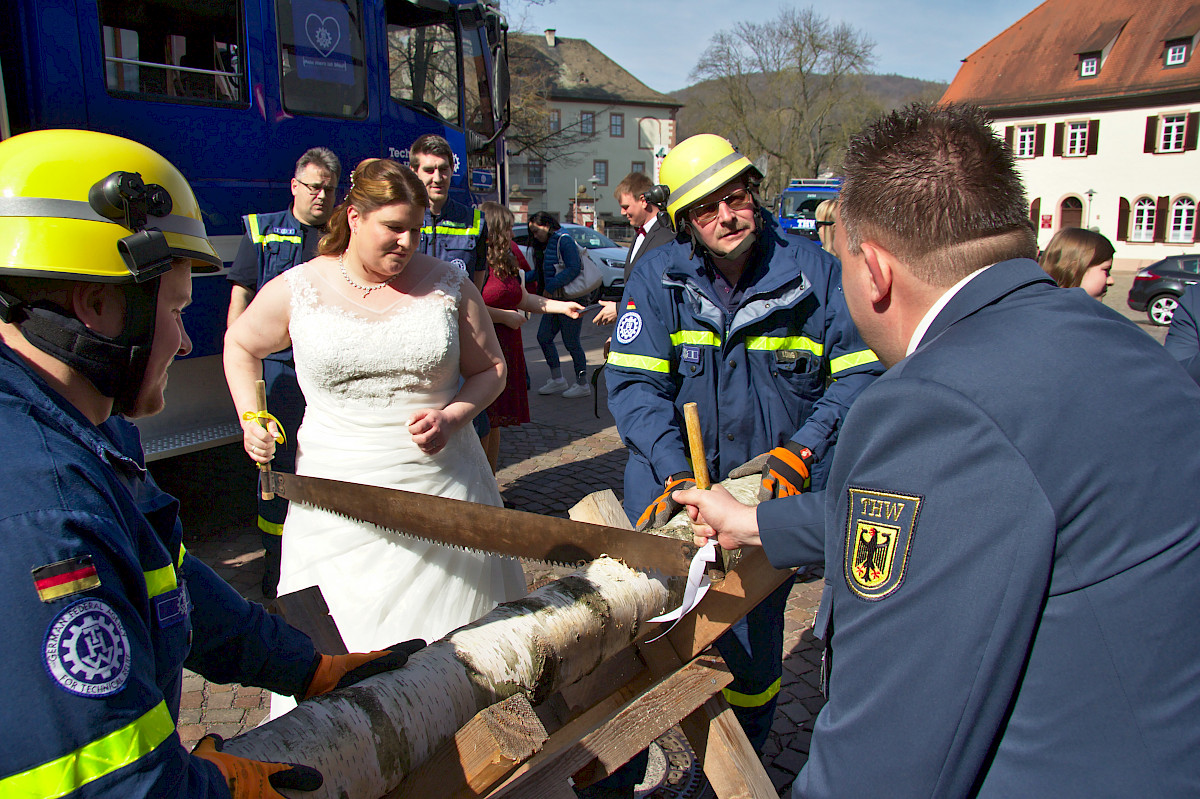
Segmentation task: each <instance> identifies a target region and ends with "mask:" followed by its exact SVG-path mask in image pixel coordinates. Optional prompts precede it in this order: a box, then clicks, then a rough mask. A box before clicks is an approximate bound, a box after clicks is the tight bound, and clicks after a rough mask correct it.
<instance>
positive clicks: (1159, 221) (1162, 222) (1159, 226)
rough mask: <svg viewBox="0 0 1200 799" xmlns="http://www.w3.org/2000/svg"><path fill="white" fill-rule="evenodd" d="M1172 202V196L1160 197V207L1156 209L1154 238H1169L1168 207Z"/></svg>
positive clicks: (1158, 239) (1161, 239) (1160, 239)
mask: <svg viewBox="0 0 1200 799" xmlns="http://www.w3.org/2000/svg"><path fill="white" fill-rule="evenodd" d="M1170 204H1171V198H1170V197H1159V198H1158V207H1157V208H1155V209H1154V240H1155V241H1166V240H1167V207H1168V206H1169V205H1170Z"/></svg>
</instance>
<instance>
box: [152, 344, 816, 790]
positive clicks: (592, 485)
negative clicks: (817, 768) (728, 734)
mask: <svg viewBox="0 0 1200 799" xmlns="http://www.w3.org/2000/svg"><path fill="white" fill-rule="evenodd" d="M533 333H534V331H533V330H528V332H527V333H526V341H527V342H530V343H532V342H533V340H534V339H533ZM584 333H585V335H584V344H585V347H586V348H587V350H588V353H589V363H591V364H596V363H599V360H600V356H599V348H600V347H601V346H602V345H603V342H604V338H605V336H606V335H607V334H606V333H605V332H604V331H602V330H599V329H598V328H596V327H594V326H592V325H590V324H587V323H585V325H584ZM526 357H527V359H528V360H529V367H530V371H531V381H532V385H533V386H534V390H533V391H531V392H530V403H531V411H532V416H533V419H534V421H533V422H531V423H529V424H526V425H522V426H521V427H518V428H505V429H504V431H503V434H502V438H501V459H500V466H501V468H500V471H499V474H498V475H497V476H498V479H499V482H500V487H501V493H502V495H503V496H504V498H505V500H507V501H508V502H510V503H512V504H513V505H514V506H515V507H517V508H518V509H520V510H525V511H531V512H535V513H544V514H552V515H560V516H565V515H566V510H567V509H568V508H569V507H570V506H572V505H574V504H575V503H576V502H578V501H579V500H580V499H581V498H582V497H583V496H584V495H586V494H588V493H591V492H593V491H598V490H602V489H604V488H606V487H607V488H612V489H613V490H614V491H616V492H617V494H618V496H620V495H621V490H622V489H621V483H622V473H623V470H624V465H625V451H624V448H623V447H622V445H621V441H620V438H619V436H618V435H617V431H616V427H615V426H614V425H613V421H612V417H611V416H610V415H609V414H608V412H607V409H606V407H605V403H604V400H603V397H601V398H600V402H599V416H598V417H597V416H594V415H593V403H592V399H591V398H583V399H565V398H563V397H559V396H549V397H541V396H538V395H537V393H536V388H537V387H538V386H540V385H541V384H542V383H543V382H544V381H545V380H546V378H547V377H548V376H549V373H548V371H547V370H546V367H545V365H544V362H543V361H542V358H541V353H540V351H538V349H537V346H536V344H534V345H533V346H532V347H527V348H526ZM603 382H604V381H603V380H601V381H600V386H601V391H603ZM151 470H152V471H153V472H154V474H155V477H156V478H157V479H158V480H159V482H160V483H162V485H163V486H164V488H166V489H167V490H168V491H170V492H171V493H172V494H175V495H176V496H178V497H179V499H180V503H181V510H180V513H181V515H182V518H183V523H184V530H185V541H186V543H187V546H188V549H189V551H190V552H192V553H193V554H194V555H196V556H197V557H199V558H200V559H202V560H204V561H205V562H206V563H208V564H209V565H211V566H212V567H213V568H214V569H216V571H217V573H218V574H220V575H221V576H222V577H223V578H224V579H225V580H226V581H227V582H229V583H230V584H231V585H232V586H233V587H234V588H236V589H237V590H238V591H239V592H240V593H241V594H242V595H243V596H245V597H247V598H248V599H251V600H255V601H259V600H261V599H262V595H261V591H260V588H259V581H260V580H261V577H262V548H261V546H260V544H259V535H258V531H257V529H256V528H255V527H254V518H255V509H254V503H253V493H254V482H255V471H254V470H253V468H252V467H251V466H250V465H249V462H248V460H246V458H245V456H244V455H243V453H242V451H241V447H240V445H230V446H226V447H219V448H215V449H210V450H206V451H204V452H200V453H193V454H190V455H183V456H179V457H176V458H171V459H169V460H165V461H160V462H157V463H154V464H151ZM525 573H526V578H527V581H528V582H529V583H530V584H531V585H535V584H540V583H543V582H545V581H546V580H548V579H551V578H553V577H554V576H556V572H555V570H554V569H551V568H549V567H545V566H543V565H542V564H533V563H526V564H525ZM820 586H821V581H820V579H819V578H814V577H806V578H805V579H803V580H800V581H797V583H796V586H795V587H794V588H793V590H792V593H791V596H790V597H789V600H788V604H787V610H786V628H785V639H784V672H783V680H782V688H781V691H780V701H779V709H778V712H777V714H776V719H775V724H774V727H773V728H772V731H771V736H770V739H769V740H768V742H767V745H766V748H765V751H764V756H763V762H764V765H766V767H767V772H768V774H770V776H771V780H772V782H773V783H774V784H775V786H776V788H777V789H780V790H783V789H785V788H786V787H787V786H788V785H789V784H790V783H791V781H792V780H793V779H794V778H795V775H796V773H797V772H798V771H799V770H800V767H801V766H803V765H804V761H805V759H806V758H807V753H808V742H809V736H810V734H811V730H812V721H813V719H814V718H815V716H816V713H817V711H818V710H819V709H820V706H821V704H822V701H823V700H822V699H821V697H820V693H819V692H818V690H817V681H818V675H819V673H820V666H819V662H820V651H819V649H818V645H817V642H814V641H813V639H812V635H811V627H812V618H813V614H814V613H815V611H816V607H817V603H818V600H819V598H820ZM183 691H184V692H183V698H182V701H181V704H180V720H179V733H180V737H181V739H182V740H183V743H184V745H185V746H187V747H188V748H191V746H192V745H193V744H194V743H195V742H196V741H197V740H199V739H200V738H201V737H202V736H203V735H205V734H206V733H208V732H213V733H217V734H219V735H221V736H223V737H232V736H234V735H237V734H238V733H240V732H242V731H244V730H247V729H250V728H252V727H254V726H257V725H258V724H259V723H261V721H262V720H263V719H264V718H265V717H266V714H267V704H268V698H267V694H266V692H264V691H262V690H260V689H257V688H247V687H244V686H240V685H217V684H215V683H210V682H208V681H206V680H204V679H203V678H202V677H200V676H199V675H195V674H190V673H189V674H187V675H186V676H185V679H184V685H183ZM785 795H786V794H785Z"/></svg>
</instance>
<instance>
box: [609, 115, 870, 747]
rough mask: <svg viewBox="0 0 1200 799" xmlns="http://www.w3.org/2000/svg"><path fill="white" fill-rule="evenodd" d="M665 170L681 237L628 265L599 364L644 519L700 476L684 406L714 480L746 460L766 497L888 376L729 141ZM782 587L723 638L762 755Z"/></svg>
mask: <svg viewBox="0 0 1200 799" xmlns="http://www.w3.org/2000/svg"><path fill="white" fill-rule="evenodd" d="M660 177H661V180H662V182H663V184H665V187H666V189H668V190H669V192H670V193H669V195H668V196H667V197H666V198H665V200H666V203H665V208H666V211H667V215H668V217H669V218H670V221H671V223H672V225H673V227H674V229H675V232H676V235H677V241H676V242H674V243H671V244H667V245H664V246H661V247H659V248H657V249H656V250H654V251H653V252H651V253H649V254H647V256H646V257H645V258H644V259H642V260H641V261H639V262H638V268H637V269H635V270H634V271H633V273H632V274H631V276H630V280H629V283H628V285H627V286H626V288H625V294H624V296H623V297H622V299H621V302H620V304H619V307H618V311H619V315H618V317H617V326H616V331H615V333H614V334H613V341H612V351H611V353H610V355H609V357H608V363H607V366H606V369H605V375H606V378H607V380H608V390H609V408H610V409H611V410H612V414H613V418H614V419H616V422H617V429H618V430H619V431H620V433H621V437H622V439H623V440H624V442H625V444H626V446H627V447H628V448H629V461H628V464H627V466H626V470H625V510H626V513H627V514H628V515H629V517H630V519H631V520H636V521H637V524H638V527H639V528H643V529H644V528H646V527H654V526H658V525H660V524H662V523H664V522H665V521H666V520H667V519H668V518H670V517H671V516H672V515H674V513H675V512H676V511H677V510H678V509H679V507H680V506H679V505H678V504H677V503H676V502H675V501H674V500H673V499H672V498H671V491H672V490H674V489H676V488H682V487H687V486H690V485H694V478H693V467H692V464H691V462H690V461H689V459H688V448H687V444H686V440H685V434H684V424H683V414H682V409H683V406H684V404H685V403H688V402H695V403H696V404H697V405H698V407H699V411H700V419H701V424H700V427H701V430H702V432H703V436H704V450H705V456H706V459H707V461H708V469H709V472H710V473H711V475H712V477H713V479H714V480H721V479H724V478H726V477H728V476H730V474H731V472H734V474H735V475H736V474H738V473H739V472H737V471H735V469H736V467H742V468H741V470H740V472H744V473H746V474H757V473H760V472H761V473H762V475H763V480H762V491H761V493H762V495H763V496H787V495H790V494H794V493H797V492H800V491H805V490H809V489H810V488H820V487H822V486H823V481H824V477H825V474H826V473H827V466H828V460H829V458H828V454H829V453H830V448H831V447H832V446H833V444H834V442H835V440H836V436H837V430H838V427H839V426H840V424H841V420H842V418H843V417H844V416H845V413H846V411H847V409H848V408H849V407H850V404H851V402H852V401H853V400H854V398H855V397H856V396H857V395H858V393H859V392H860V391H862V389H863V388H865V387H866V386H867V385H868V384H869V383H870V382H871V381H872V380H873V379H874V377H875V376H876V375H878V374H880V373H881V372H882V366H881V365H880V363H879V362H878V360H877V359H876V358H875V355H874V353H872V352H871V351H870V350H869V349H868V348H867V346H866V345H865V344H864V343H863V341H862V339H861V338H860V337H859V335H858V331H857V329H856V328H855V327H854V323H853V321H852V320H851V319H850V314H849V311H848V310H847V308H846V303H845V299H844V298H843V296H842V285H841V272H840V267H839V265H838V262H837V260H836V259H834V258H833V257H832V256H830V255H829V254H828V253H826V252H824V251H823V250H822V249H821V248H820V246H818V245H816V244H814V243H813V242H811V241H809V240H808V239H807V238H805V237H802V236H789V235H785V234H784V233H783V232H782V231H780V229H779V228H778V226H777V225H776V224H775V222H774V220H773V219H772V218H771V216H770V214H768V213H765V212H764V211H763V210H762V208H761V206H760V203H759V199H758V186H759V182H760V181H761V178H762V175H761V174H760V173H759V171H758V169H757V168H755V166H754V165H753V164H752V163H751V162H750V161H749V160H748V159H747V158H746V157H745V156H743V155H741V154H740V153H738V152H737V150H736V149H735V148H734V147H733V145H732V144H730V143H729V142H728V141H726V140H725V139H723V138H721V137H720V136H713V135H709V134H702V135H699V136H693V137H691V138H689V139H686V140H685V141H683V142H681V143H680V144H679V145H678V146H676V147H675V148H674V149H673V150H671V152H670V153H668V155H667V157H666V159H665V160H664V161H663V165H662V170H661V173H660ZM652 199H656V200H662V199H664V198H662V197H661V196H659V197H657V198H652ZM789 589H790V582H788V583H785V584H784V585H783V586H781V587H780V588H779V590H777V591H776V592H775V593H774V594H772V595H771V596H770V597H769V598H768V599H767V600H765V601H764V602H763V603H762V604H760V605H759V606H758V607H757V608H755V609H754V610H753V611H752V612H751V613H750V615H749V616H748V617H747V618H746V619H743V620H742V621H741V622H739V623H738V624H737V625H736V626H735V627H734V628H733V629H732V630H731V631H730V632H729V633H728V634H727V635H726V636H724V637H723V638H722V639H721V640H720V641H719V642H718V648H719V649H720V651H721V653H722V655H723V656H724V658H725V660H726V662H727V663H728V664H729V667H730V669H731V671H732V672H733V674H734V677H735V681H734V682H733V684H732V685H730V687H729V688H728V689H726V690H725V692H724V693H725V696H726V698H727V699H728V701H729V703H730V704H731V705H733V708H734V711H735V712H736V713H737V714H738V718H739V719H740V720H741V722H742V726H743V727H744V728H745V729H746V732H747V735H748V737H749V738H750V741H751V743H752V744H753V745H754V746H755V748H756V749H761V747H762V746H763V744H764V743H765V742H766V739H767V733H768V732H769V731H770V728H771V719H772V716H773V714H774V708H775V701H776V696H777V694H778V692H779V686H780V677H781V674H782V646H783V607H784V603H785V602H786V600H787V595H788V591H789Z"/></svg>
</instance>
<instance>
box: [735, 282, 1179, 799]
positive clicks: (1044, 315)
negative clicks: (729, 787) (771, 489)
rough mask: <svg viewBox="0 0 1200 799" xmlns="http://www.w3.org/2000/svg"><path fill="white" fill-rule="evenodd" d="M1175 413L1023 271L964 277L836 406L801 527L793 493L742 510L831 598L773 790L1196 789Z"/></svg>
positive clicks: (1079, 316) (1148, 355)
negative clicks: (783, 785) (794, 737)
mask: <svg viewBox="0 0 1200 799" xmlns="http://www.w3.org/2000/svg"><path fill="white" fill-rule="evenodd" d="M1147 419H1153V420H1154V424H1151V425H1147V424H1146V420H1147ZM1198 419H1200V387H1197V386H1196V384H1195V383H1193V382H1192V381H1191V380H1189V379H1188V378H1187V376H1186V375H1185V374H1184V373H1183V372H1182V371H1181V370H1180V369H1179V367H1178V366H1177V365H1176V364H1175V363H1174V362H1173V360H1172V359H1171V357H1170V355H1168V354H1167V353H1166V352H1165V351H1164V350H1163V348H1162V347H1160V346H1159V345H1158V344H1156V343H1155V342H1154V341H1153V340H1152V339H1150V338H1149V337H1147V336H1146V335H1145V334H1144V333H1142V332H1141V331H1140V330H1138V328H1137V327H1136V326H1135V325H1133V324H1131V323H1130V322H1129V321H1128V320H1126V319H1124V318H1123V317H1121V316H1120V315H1118V314H1117V313H1115V312H1114V311H1112V310H1110V309H1108V308H1106V307H1104V306H1103V305H1101V304H1100V303H1098V302H1096V301H1095V300H1093V299H1091V298H1090V297H1088V296H1087V295H1086V294H1084V293H1083V292H1081V291H1068V290H1063V289H1060V288H1058V287H1057V286H1055V285H1054V283H1053V281H1051V280H1050V279H1049V278H1048V277H1047V276H1046V275H1045V273H1044V272H1042V271H1041V269H1040V268H1039V267H1038V265H1037V264H1036V263H1035V262H1033V261H1026V260H1015V261H1005V262H1002V263H1000V264H997V265H995V266H993V267H991V268H990V269H988V270H986V271H984V272H982V273H981V274H979V275H978V276H976V277H975V278H974V279H973V280H971V281H970V282H969V283H967V284H966V285H965V286H964V287H963V288H962V289H961V290H960V291H959V292H958V294H956V295H955V296H954V297H953V298H952V299H951V300H950V301H949V303H948V304H947V305H946V307H945V308H943V309H942V310H941V312H940V313H938V315H937V317H936V318H935V319H934V321H933V323H932V325H931V326H930V328H929V330H928V332H927V333H926V334H925V335H924V337H923V338H922V340H921V342H920V345H919V346H918V347H917V349H916V350H915V352H913V353H912V354H911V355H910V356H908V357H907V358H905V359H904V360H902V361H900V362H899V363H897V364H896V365H894V366H893V367H892V368H891V369H889V370H888V372H887V373H886V374H885V375H884V376H883V377H881V378H879V379H878V380H876V381H875V382H874V383H873V384H872V385H871V386H869V387H868V388H867V390H866V391H864V392H863V393H862V394H861V395H860V396H859V397H858V399H857V400H856V401H855V403H854V407H853V408H851V409H850V413H849V414H848V415H847V417H846V423H845V426H844V427H843V429H842V431H841V435H840V436H839V438H838V446H837V453H836V454H835V456H834V459H833V467H832V471H831V473H830V477H829V485H828V488H827V490H826V492H825V495H826V496H825V499H826V503H825V513H824V518H825V524H824V530H823V531H821V530H816V529H814V528H812V527H805V526H797V520H798V519H802V518H805V517H807V515H808V514H807V511H805V510H804V508H803V506H804V505H806V504H808V503H811V502H813V501H815V500H817V499H819V496H818V495H807V496H806V495H802V496H799V497H790V498H787V499H781V500H776V501H773V502H766V503H764V504H762V505H760V506H759V509H758V520H759V528H760V533H761V536H762V541H763V546H764V549H765V551H766V554H767V556H768V557H769V558H770V560H771V562H772V563H773V564H775V565H776V566H779V567H783V566H793V565H798V564H801V563H813V562H822V561H823V562H824V563H825V575H826V579H827V580H828V581H829V586H830V591H831V593H832V608H831V611H830V612H828V613H823V614H822V617H823V618H821V619H820V620H819V621H818V623H817V626H818V628H820V627H822V626H824V627H825V628H826V632H827V635H826V640H827V641H828V646H829V650H828V651H829V652H830V654H831V667H830V671H829V692H828V696H829V700H828V703H827V704H826V705H825V707H824V708H823V709H822V710H821V712H820V714H819V715H818V717H817V720H816V725H815V729H814V732H813V736H812V746H811V750H810V754H809V759H808V763H807V765H806V766H805V767H804V769H803V770H802V771H801V773H800V776H799V777H798V778H797V780H796V783H795V786H794V788H793V791H792V796H793V797H848V796H889V797H914V799H915V797H921V798H922V799H926V798H927V797H961V796H979V797H1014V796H1036V797H1050V796H1053V797H1061V798H1062V799H1072V798H1073V797H1079V799H1085V797H1086V798H1087V799H1090V798H1091V797H1097V796H1146V797H1149V796H1153V797H1156V798H1158V799H1182V797H1195V796H1200V757H1197V752H1200V723H1197V719H1200V679H1197V675H1200V635H1197V634H1196V629H1197V624H1196V608H1197V607H1200V580H1198V579H1197V574H1200V491H1197V486H1200V424H1197V420H1198ZM822 532H823V537H822V536H821V535H820V533H822Z"/></svg>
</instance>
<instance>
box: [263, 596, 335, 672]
mask: <svg viewBox="0 0 1200 799" xmlns="http://www.w3.org/2000/svg"><path fill="white" fill-rule="evenodd" d="M270 609H271V612H272V613H278V614H279V615H280V616H283V620H284V621H286V622H287V623H288V624H290V625H292V626H293V627H295V628H296V629H297V630H300V631H301V632H303V633H306V634H307V635H308V637H309V638H311V639H312V642H313V646H315V647H316V648H317V651H318V652H322V653H324V654H326V655H344V654H346V653H347V652H348V651H349V650H347V649H346V644H345V642H343V641H342V634H341V633H340V632H338V628H337V624H335V623H334V621H333V616H330V615H329V606H328V605H326V604H325V597H324V596H322V595H321V589H320V588H318V587H317V586H315V585H313V586H309V587H308V588H301V589H300V590H299V591H293V592H292V593H290V594H284V595H283V596H281V597H279V598H277V599H276V600H275V601H274V602H273V603H271V608H270Z"/></svg>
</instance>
